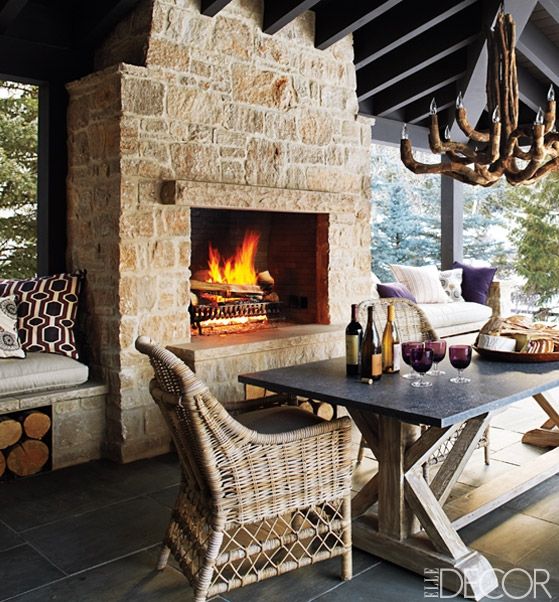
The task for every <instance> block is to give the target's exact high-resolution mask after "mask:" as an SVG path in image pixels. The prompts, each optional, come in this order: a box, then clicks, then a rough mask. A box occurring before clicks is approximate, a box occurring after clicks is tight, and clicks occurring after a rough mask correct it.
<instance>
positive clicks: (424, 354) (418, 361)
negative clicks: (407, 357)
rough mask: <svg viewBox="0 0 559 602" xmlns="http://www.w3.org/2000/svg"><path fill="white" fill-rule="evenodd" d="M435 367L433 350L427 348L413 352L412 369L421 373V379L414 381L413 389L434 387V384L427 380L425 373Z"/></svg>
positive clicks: (416, 349) (420, 348) (413, 350)
mask: <svg viewBox="0 0 559 602" xmlns="http://www.w3.org/2000/svg"><path fill="white" fill-rule="evenodd" d="M432 365H433V350H432V349H427V348H426V347H418V348H415V349H412V350H411V367H412V368H413V369H414V370H415V371H416V372H419V378H418V379H417V380H414V381H413V382H412V384H411V386H412V387H432V386H433V383H431V382H429V381H428V380H425V373H426V372H428V371H429V369H430V368H431V366H432Z"/></svg>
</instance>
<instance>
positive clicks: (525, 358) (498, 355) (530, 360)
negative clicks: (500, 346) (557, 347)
mask: <svg viewBox="0 0 559 602" xmlns="http://www.w3.org/2000/svg"><path fill="white" fill-rule="evenodd" d="M473 348H474V349H475V350H476V351H477V352H478V353H479V355H480V357H482V358H483V359H486V360H490V361H492V362H515V363H519V364H522V363H524V364H534V363H538V362H559V353H558V352H553V353H520V352H519V351H495V350H493V349H483V348H481V347H478V346H477V345H474V346H473Z"/></svg>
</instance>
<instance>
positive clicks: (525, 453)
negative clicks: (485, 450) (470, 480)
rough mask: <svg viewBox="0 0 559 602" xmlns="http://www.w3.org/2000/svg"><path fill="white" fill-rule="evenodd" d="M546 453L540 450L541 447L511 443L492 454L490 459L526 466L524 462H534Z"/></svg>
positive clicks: (544, 450)
mask: <svg viewBox="0 0 559 602" xmlns="http://www.w3.org/2000/svg"><path fill="white" fill-rule="evenodd" d="M546 451H548V450H546V449H542V448H541V447H535V446H534V445H526V444H525V443H522V442H518V443H513V444H512V445H509V446H508V447H505V448H503V449H501V450H500V451H498V452H492V453H491V459H492V460H499V461H501V462H509V463H510V464H516V465H518V466H521V465H522V464H526V462H530V461H531V460H535V459H536V458H538V457H539V456H541V455H542V454H544V453H545V452H546Z"/></svg>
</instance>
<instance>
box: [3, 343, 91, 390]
mask: <svg viewBox="0 0 559 602" xmlns="http://www.w3.org/2000/svg"><path fill="white" fill-rule="evenodd" d="M88 377H89V369H88V367H87V366H85V365H84V364H81V363H80V362H78V361H76V360H73V359H72V358H70V357H68V356H66V355H60V354H58V353H39V352H30V353H28V354H27V357H25V359H12V358H9V359H1V360H0V396H6V395H22V394H23V395H25V394H31V393H39V392H41V391H48V390H51V389H65V388H67V387H72V386H76V385H81V384H82V383H84V382H86V381H87V379H88Z"/></svg>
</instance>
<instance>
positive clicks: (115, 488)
mask: <svg viewBox="0 0 559 602" xmlns="http://www.w3.org/2000/svg"><path fill="white" fill-rule="evenodd" d="M179 480H180V474H179V469H178V464H176V461H175V463H173V464H170V463H166V462H162V461H157V460H153V459H152V460H140V461H138V462H132V463H130V464H116V463H114V462H109V461H99V462H89V463H87V464H82V465H79V466H72V467H70V468H64V469H62V470H57V471H53V472H51V473H42V474H41V475H37V476H35V477H30V478H26V479H20V480H14V481H7V482H4V483H2V484H1V488H0V520H2V521H4V522H5V523H6V524H7V525H8V526H10V527H11V528H12V529H14V530H15V531H23V530H26V529H30V528H32V527H36V526H39V525H44V524H47V523H50V522H52V521H56V520H59V519H64V518H67V517H68V516H69V515H77V514H80V513H82V512H89V511H91V510H93V509H95V508H99V507H101V506H104V505H108V504H113V503H115V502H118V501H121V500H125V499H128V498H132V497H136V496H138V495H142V494H144V493H147V492H150V491H157V490H159V489H162V488H164V487H167V486H170V485H173V484H175V483H177V482H178V481H179Z"/></svg>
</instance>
